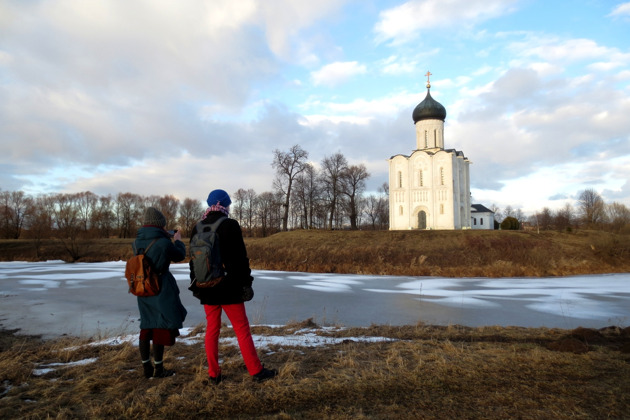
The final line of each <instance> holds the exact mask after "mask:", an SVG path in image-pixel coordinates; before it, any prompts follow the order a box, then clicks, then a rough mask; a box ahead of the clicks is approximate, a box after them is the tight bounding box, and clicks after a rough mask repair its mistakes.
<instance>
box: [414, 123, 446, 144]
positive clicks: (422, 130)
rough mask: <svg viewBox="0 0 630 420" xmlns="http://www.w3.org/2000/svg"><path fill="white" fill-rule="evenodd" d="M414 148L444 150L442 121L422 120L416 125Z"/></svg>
mask: <svg viewBox="0 0 630 420" xmlns="http://www.w3.org/2000/svg"><path fill="white" fill-rule="evenodd" d="M416 148H417V149H419V150H421V149H432V148H442V149H443V148H444V122H443V121H442V120H422V121H418V122H417V123H416Z"/></svg>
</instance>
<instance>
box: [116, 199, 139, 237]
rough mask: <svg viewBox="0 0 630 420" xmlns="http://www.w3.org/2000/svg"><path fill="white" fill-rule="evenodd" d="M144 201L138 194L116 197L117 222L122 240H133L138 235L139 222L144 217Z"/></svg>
mask: <svg viewBox="0 0 630 420" xmlns="http://www.w3.org/2000/svg"><path fill="white" fill-rule="evenodd" d="M143 202H144V200H143V199H142V197H140V196H139V195H137V194H133V193H119V194H118V195H117V196H116V207H115V209H116V210H115V211H116V221H117V224H118V229H119V234H118V235H119V236H120V237H121V238H131V237H133V236H135V234H136V228H137V226H138V222H139V221H140V218H141V217H142V210H143V208H144V206H143Z"/></svg>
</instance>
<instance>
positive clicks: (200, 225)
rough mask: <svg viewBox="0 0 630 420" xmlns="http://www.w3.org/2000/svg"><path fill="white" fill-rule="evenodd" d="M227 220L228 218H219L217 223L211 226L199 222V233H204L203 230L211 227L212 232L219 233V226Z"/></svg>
mask: <svg viewBox="0 0 630 420" xmlns="http://www.w3.org/2000/svg"><path fill="white" fill-rule="evenodd" d="M225 219H227V216H221V217H219V218H218V219H217V220H215V221H214V223H211V224H209V225H208V224H205V223H203V222H202V221H199V222H197V233H201V232H203V230H204V229H205V228H206V227H210V230H211V231H212V232H216V231H217V229H218V228H219V225H221V223H223V221H224V220H225Z"/></svg>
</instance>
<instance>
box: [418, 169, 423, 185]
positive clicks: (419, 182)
mask: <svg viewBox="0 0 630 420" xmlns="http://www.w3.org/2000/svg"><path fill="white" fill-rule="evenodd" d="M418 185H420V186H421V187H424V178H423V177H422V169H420V173H419V174H418Z"/></svg>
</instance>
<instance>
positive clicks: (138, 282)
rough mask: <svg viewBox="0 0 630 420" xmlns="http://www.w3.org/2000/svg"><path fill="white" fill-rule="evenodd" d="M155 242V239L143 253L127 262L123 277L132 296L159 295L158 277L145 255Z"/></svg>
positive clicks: (149, 259)
mask: <svg viewBox="0 0 630 420" xmlns="http://www.w3.org/2000/svg"><path fill="white" fill-rule="evenodd" d="M155 241H157V238H156V239H154V240H153V242H151V243H150V244H149V246H148V247H147V248H146V249H145V250H144V251H143V252H139V253H138V254H137V255H134V256H133V257H131V258H130V259H129V260H127V265H126V267H125V277H126V278H127V284H128V285H129V293H131V294H132V295H135V296H141V297H146V296H155V295H157V294H159V293H160V283H159V277H160V276H159V274H158V272H157V271H156V270H155V268H154V267H153V264H152V262H151V258H149V257H148V256H147V255H146V253H147V251H148V250H149V248H151V246H152V245H153V244H154V243H155ZM141 251H142V250H141Z"/></svg>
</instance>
